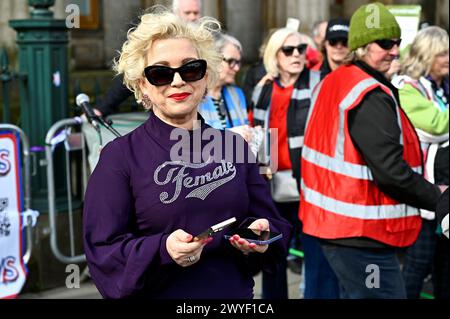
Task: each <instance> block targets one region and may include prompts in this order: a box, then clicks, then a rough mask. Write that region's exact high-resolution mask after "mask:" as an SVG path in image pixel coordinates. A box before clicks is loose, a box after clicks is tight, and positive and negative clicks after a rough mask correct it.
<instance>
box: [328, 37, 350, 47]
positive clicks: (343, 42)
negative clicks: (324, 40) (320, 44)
mask: <svg viewBox="0 0 450 319" xmlns="http://www.w3.org/2000/svg"><path fill="white" fill-rule="evenodd" d="M347 42H348V41H347V39H346V38H337V39H331V40H328V43H329V44H330V45H331V46H332V47H334V46H336V45H337V44H338V43H341V44H342V45H343V46H344V47H346V46H347Z"/></svg>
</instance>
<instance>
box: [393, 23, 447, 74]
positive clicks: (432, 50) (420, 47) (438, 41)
mask: <svg viewBox="0 0 450 319" xmlns="http://www.w3.org/2000/svg"><path fill="white" fill-rule="evenodd" d="M444 52H447V53H448V33H447V31H445V30H444V29H442V28H440V27H436V26H433V27H428V28H425V29H423V30H421V31H419V33H418V34H417V36H416V37H415V39H414V41H413V43H412V44H411V48H410V49H409V52H408V53H407V54H406V56H405V58H404V60H403V63H402V69H401V74H405V75H408V76H410V77H412V78H413V79H416V80H418V79H419V78H420V77H421V76H427V75H429V74H430V71H431V67H432V66H433V63H434V60H435V58H436V56H437V55H438V54H441V53H444Z"/></svg>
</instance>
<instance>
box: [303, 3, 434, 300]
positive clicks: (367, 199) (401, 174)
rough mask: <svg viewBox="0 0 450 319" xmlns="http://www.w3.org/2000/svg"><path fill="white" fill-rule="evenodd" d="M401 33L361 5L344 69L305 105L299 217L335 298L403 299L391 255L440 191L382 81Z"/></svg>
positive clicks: (379, 8) (378, 11)
mask: <svg viewBox="0 0 450 319" xmlns="http://www.w3.org/2000/svg"><path fill="white" fill-rule="evenodd" d="M400 36H401V32H400V27H399V25H398V23H397V22H396V20H395V17H394V16H393V15H392V14H391V13H390V12H389V11H388V10H387V9H386V7H384V6H383V5H382V4H380V3H372V4H369V5H365V6H362V7H360V8H359V9H358V10H357V11H356V12H355V13H354V14H353V16H352V18H351V21H350V31H349V43H348V45H349V48H350V51H351V52H350V55H349V56H348V57H347V61H346V62H347V63H346V64H345V65H343V66H341V67H339V68H338V69H336V70H335V71H334V72H332V73H330V74H329V75H328V76H327V77H326V78H325V79H324V80H323V82H321V83H320V84H319V85H318V86H317V88H316V90H315V92H314V95H313V99H312V104H311V110H310V115H309V121H308V125H307V129H306V133H305V139H304V146H303V152H302V162H301V169H302V171H301V176H302V182H301V200H300V212H299V217H300V219H301V221H302V223H303V231H304V232H305V233H306V234H308V235H311V236H315V237H317V238H320V239H321V245H322V248H323V251H324V254H325V256H326V258H327V260H328V261H329V263H330V266H331V268H332V269H333V271H334V272H335V274H336V276H337V277H338V280H339V284H340V285H341V288H342V289H341V291H342V297H343V298H406V292H405V286H404V282H403V279H402V275H401V271H400V265H399V262H398V259H397V249H398V248H399V247H407V246H409V245H411V244H412V243H414V241H415V240H416V239H417V236H418V233H419V230H420V227H421V218H420V215H419V210H418V208H425V209H429V210H434V209H435V206H436V203H437V200H438V198H439V194H440V189H439V187H438V186H436V185H433V184H431V183H429V182H428V181H426V180H425V179H424V178H423V177H422V175H421V170H422V158H421V151H420V146H419V141H418V139H417V136H416V134H415V131H414V128H413V126H412V125H411V123H410V121H409V120H408V118H407V117H406V115H405V113H404V112H403V111H402V109H401V108H400V105H399V102H398V101H399V99H398V93H397V90H396V89H395V87H393V86H392V85H391V83H390V82H389V81H388V79H387V78H386V77H385V73H386V72H387V71H388V70H389V67H390V65H391V62H392V61H393V60H394V59H395V58H397V56H398V54H399V45H400V40H401V38H400Z"/></svg>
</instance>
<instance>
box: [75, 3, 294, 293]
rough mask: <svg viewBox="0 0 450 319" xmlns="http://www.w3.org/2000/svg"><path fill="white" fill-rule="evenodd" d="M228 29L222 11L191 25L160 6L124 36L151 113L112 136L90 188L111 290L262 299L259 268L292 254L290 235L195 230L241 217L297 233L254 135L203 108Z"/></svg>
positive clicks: (91, 251)
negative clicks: (273, 192) (221, 126)
mask: <svg viewBox="0 0 450 319" xmlns="http://www.w3.org/2000/svg"><path fill="white" fill-rule="evenodd" d="M218 28H220V24H219V22H218V21H217V20H215V19H213V18H204V19H203V20H202V21H201V22H200V23H199V24H190V23H186V22H184V21H182V20H181V19H180V18H179V17H177V16H175V15H174V14H173V13H170V12H167V11H164V10H163V11H162V10H161V9H158V10H157V11H154V12H152V13H148V14H145V15H144V16H142V18H141V22H140V23H139V25H138V26H137V28H136V29H134V30H131V31H130V32H129V34H128V40H127V41H126V42H125V44H124V45H123V47H122V51H121V53H120V57H119V59H118V61H117V63H116V67H115V69H116V70H117V71H118V73H122V74H124V81H125V84H126V85H127V87H128V88H129V89H130V90H131V91H133V92H134V95H135V97H136V99H137V100H138V101H142V103H143V104H144V106H145V108H146V109H149V110H150V112H149V119H148V120H147V122H145V123H144V124H143V125H142V126H140V127H139V128H137V129H136V130H134V131H132V132H131V133H129V134H128V135H125V136H123V137H120V138H117V139H115V140H114V141H112V142H110V143H109V144H107V145H106V147H105V148H104V149H103V150H102V152H101V155H100V160H99V163H98V164H97V166H96V168H95V170H94V172H93V173H92V175H91V177H90V180H89V184H88V187H87V191H86V196H85V204H84V216H83V218H84V219H83V227H84V247H85V251H86V258H87V262H88V265H89V269H90V272H91V275H92V279H93V281H94V283H95V284H96V286H97V288H98V289H99V291H100V293H101V294H102V296H103V297H105V298H132V297H144V298H155V299H187V298H208V299H210V298H213V299H218V298H230V299H248V298H253V286H254V281H253V276H254V275H255V273H256V272H258V271H260V270H261V269H262V268H264V269H265V268H267V270H269V269H270V268H271V267H272V264H273V263H275V262H276V260H278V258H280V257H279V256H285V254H286V249H287V242H286V239H281V240H278V241H276V242H274V243H272V244H270V245H256V244H254V243H249V242H248V241H247V240H244V239H243V238H240V237H239V236H237V235H235V236H232V237H231V238H230V239H225V238H224V236H223V234H222V233H220V234H216V236H215V237H208V238H203V239H200V240H197V239H195V238H194V237H195V236H197V235H198V234H200V233H202V232H203V231H204V230H206V229H208V228H209V227H211V226H212V225H215V224H217V223H219V222H222V221H224V220H227V219H229V218H232V217H235V218H236V223H235V225H236V226H238V225H241V227H250V228H255V229H259V230H272V231H276V232H279V233H281V234H283V237H286V238H288V237H289V232H290V229H289V224H288V223H287V222H286V221H285V220H284V219H283V218H282V217H281V216H280V215H279V214H278V212H277V210H276V208H275V206H274V205H273V203H272V201H271V199H270V193H269V188H268V187H267V184H266V182H265V181H264V179H263V177H261V175H260V174H259V167H258V165H257V163H256V159H254V157H253V159H252V156H253V155H252V153H251V151H250V150H249V148H248V145H247V144H246V143H245V142H244V140H243V139H242V138H241V137H240V136H239V135H237V134H235V133H233V132H230V131H228V130H217V129H214V128H211V127H210V126H209V125H207V124H206V123H205V121H204V120H203V119H202V118H201V116H200V115H199V114H198V106H199V104H200V103H201V102H202V100H203V99H204V97H205V95H206V89H207V87H209V88H210V89H211V88H212V87H214V85H215V82H216V81H217V78H218V73H217V70H218V68H219V65H220V64H221V63H222V56H221V55H220V54H219V53H218V52H217V50H216V48H215V44H214V39H213V35H212V31H213V30H217V29H218ZM211 136H213V137H214V138H213V140H212V141H211ZM180 137H181V139H180ZM199 137H202V138H201V140H197V139H198V138H199ZM230 137H231V139H230ZM230 140H231V143H232V144H231V145H230V144H229V142H230ZM211 142H214V143H215V144H214V147H213V149H214V152H213V154H211V144H210V143H211ZM207 147H209V148H207ZM217 147H219V148H221V150H222V152H221V151H219V150H217ZM223 148H224V149H225V151H223ZM180 149H181V153H182V154H179V151H180ZM230 152H231V154H230ZM240 154H243V155H244V156H241V155H240ZM198 155H201V158H200V159H197V160H196V157H197V156H198ZM239 158H241V161H240V162H238V161H239ZM236 159H237V160H236ZM242 159H243V160H242ZM231 234H232V233H231Z"/></svg>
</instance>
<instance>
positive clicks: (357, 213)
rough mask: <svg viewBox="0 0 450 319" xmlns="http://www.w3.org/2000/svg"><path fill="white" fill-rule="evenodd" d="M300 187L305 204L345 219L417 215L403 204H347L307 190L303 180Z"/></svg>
mask: <svg viewBox="0 0 450 319" xmlns="http://www.w3.org/2000/svg"><path fill="white" fill-rule="evenodd" d="M301 187H302V192H303V195H304V197H305V201H306V202H308V203H311V204H313V205H315V206H317V207H320V208H322V209H324V210H327V211H330V212H332V213H335V214H338V215H342V216H345V217H352V218H358V219H373V220H379V219H392V218H403V217H409V216H417V215H419V210H418V209H417V208H415V207H411V206H408V205H405V204H398V205H378V206H375V205H372V206H365V205H358V204H349V203H346V202H342V201H339V200H336V199H333V198H331V197H328V196H325V195H322V194H320V193H319V192H316V191H314V190H312V189H311V188H308V187H307V186H306V185H305V183H304V181H303V180H302V182H301Z"/></svg>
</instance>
